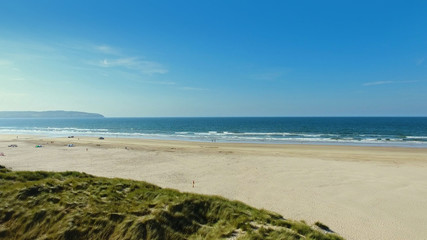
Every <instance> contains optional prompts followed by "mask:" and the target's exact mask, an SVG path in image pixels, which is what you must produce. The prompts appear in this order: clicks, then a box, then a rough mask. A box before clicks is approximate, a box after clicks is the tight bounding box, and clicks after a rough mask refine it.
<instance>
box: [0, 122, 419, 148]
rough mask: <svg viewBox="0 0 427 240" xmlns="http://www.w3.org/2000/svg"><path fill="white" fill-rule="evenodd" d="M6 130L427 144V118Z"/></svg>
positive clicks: (51, 125)
mask: <svg viewBox="0 0 427 240" xmlns="http://www.w3.org/2000/svg"><path fill="white" fill-rule="evenodd" d="M0 134H33V135H41V136H49V137H63V136H69V135H73V136H103V137H126V138H146V139H168V140H186V141H200V142H211V141H215V142H241V143H248V142H250V143H273V144H276V143H285V144H335V145H373V146H406V147H427V117H233V118H92V119H0Z"/></svg>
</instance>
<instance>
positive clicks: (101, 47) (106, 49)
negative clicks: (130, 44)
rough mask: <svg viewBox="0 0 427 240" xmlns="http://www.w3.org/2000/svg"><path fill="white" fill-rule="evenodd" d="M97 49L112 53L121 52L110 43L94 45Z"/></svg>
mask: <svg viewBox="0 0 427 240" xmlns="http://www.w3.org/2000/svg"><path fill="white" fill-rule="evenodd" d="M94 48H95V50H96V51H98V52H101V53H104V54H112V55H117V54H119V51H118V50H117V49H115V48H113V47H111V46H108V45H96V46H94Z"/></svg>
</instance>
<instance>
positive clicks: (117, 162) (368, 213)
mask: <svg viewBox="0 0 427 240" xmlns="http://www.w3.org/2000/svg"><path fill="white" fill-rule="evenodd" d="M11 144H16V145H18V147H14V148H13V147H8V145H11ZM38 144H39V145H42V146H43V147H41V148H36V147H35V146H36V145H38ZM67 144H74V147H67ZM0 152H2V153H4V155H5V156H0V164H1V165H5V166H7V167H9V168H12V169H13V170H31V171H34V170H46V171H67V170H73V171H82V172H86V173H90V174H93V175H97V176H105V177H120V178H127V179H135V180H143V181H147V182H150V183H153V184H156V185H159V186H161V187H167V188H174V189H178V190H180V191H185V192H196V193H202V194H210V195H220V196H224V197H226V198H229V199H234V200H239V201H242V202H245V203H247V204H249V205H252V206H254V207H257V208H264V209H268V210H272V211H275V212H278V213H280V214H282V215H283V216H284V217H285V218H291V219H295V220H305V221H307V223H309V224H312V223H314V222H316V221H320V222H322V223H325V224H326V225H328V226H329V227H330V228H331V229H332V230H333V231H335V232H337V233H339V234H340V235H342V236H343V237H345V238H347V239H420V240H421V239H426V238H427V228H426V227H425V226H426V225H427V149H425V148H397V147H396V148H394V147H393V148H392V147H356V146H321V145H274V144H237V143H236V144H235V143H200V142H180V141H160V140H142V139H119V138H107V139H104V140H99V139H97V138H89V137H77V136H76V137H75V138H71V139H69V138H44V137H36V136H23V135H20V136H16V135H14V136H11V135H0ZM193 180H194V181H195V186H194V188H193V186H192V181H193Z"/></svg>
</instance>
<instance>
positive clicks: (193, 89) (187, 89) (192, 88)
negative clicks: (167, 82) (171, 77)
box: [178, 87, 207, 91]
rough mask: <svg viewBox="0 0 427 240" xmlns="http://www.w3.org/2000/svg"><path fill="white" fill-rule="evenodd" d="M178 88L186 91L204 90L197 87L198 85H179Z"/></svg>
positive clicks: (204, 89)
mask: <svg viewBox="0 0 427 240" xmlns="http://www.w3.org/2000/svg"><path fill="white" fill-rule="evenodd" d="M178 89H181V90H186V91H206V90H207V89H206V88H198V87H179V88H178Z"/></svg>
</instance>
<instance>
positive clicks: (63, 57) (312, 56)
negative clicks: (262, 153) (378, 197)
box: [0, 0, 427, 117]
mask: <svg viewBox="0 0 427 240" xmlns="http://www.w3.org/2000/svg"><path fill="white" fill-rule="evenodd" d="M426 12H427V1H162V0H158V1H76V0H74V1H19V0H14V1H12V0H10V1H1V2H0V84H1V85H0V110H9V111H14V110H37V111H42V110H57V109H63V110H76V111H88V112H98V113H102V114H104V115H106V116H109V117H120V116H129V117H150V116H427V31H426V29H427V14H426Z"/></svg>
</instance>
